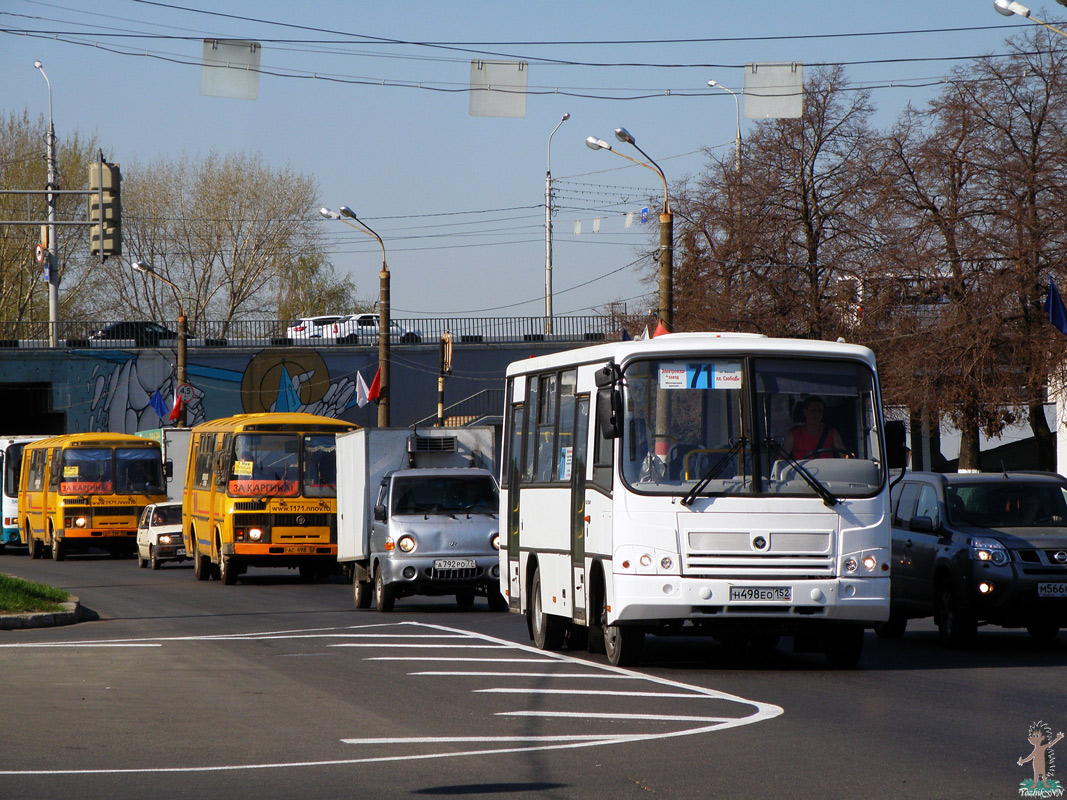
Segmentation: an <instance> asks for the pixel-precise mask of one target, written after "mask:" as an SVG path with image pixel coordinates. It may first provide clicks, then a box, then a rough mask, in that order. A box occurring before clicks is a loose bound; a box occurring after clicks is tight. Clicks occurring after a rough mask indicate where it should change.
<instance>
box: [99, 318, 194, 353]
mask: <svg viewBox="0 0 1067 800" xmlns="http://www.w3.org/2000/svg"><path fill="white" fill-rule="evenodd" d="M89 338H90V339H132V340H133V343H134V344H135V345H136V346H137V347H158V346H159V343H160V342H161V341H163V340H164V339H177V338H178V334H176V333H175V332H174V331H172V330H171V329H170V328H165V327H164V326H162V325H160V324H159V323H157V322H146V321H128V322H112V323H111V324H110V325H106V326H104V327H103V328H101V329H100V330H98V331H97V332H96V333H94V334H92V335H91V336H90V337H89Z"/></svg>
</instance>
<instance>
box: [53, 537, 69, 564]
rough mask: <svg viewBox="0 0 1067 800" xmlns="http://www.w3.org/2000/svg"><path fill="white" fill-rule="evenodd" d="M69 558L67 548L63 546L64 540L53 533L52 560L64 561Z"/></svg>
mask: <svg viewBox="0 0 1067 800" xmlns="http://www.w3.org/2000/svg"><path fill="white" fill-rule="evenodd" d="M66 557H67V548H66V547H64V546H63V540H62V539H60V538H59V537H58V536H56V534H55V532H54V531H53V532H52V560H53V561H62V560H63V559H65V558H66Z"/></svg>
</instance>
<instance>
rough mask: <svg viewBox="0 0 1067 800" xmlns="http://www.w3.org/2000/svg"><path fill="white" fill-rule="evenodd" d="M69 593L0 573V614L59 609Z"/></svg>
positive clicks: (68, 597) (67, 598)
mask: <svg viewBox="0 0 1067 800" xmlns="http://www.w3.org/2000/svg"><path fill="white" fill-rule="evenodd" d="M69 599H70V595H69V594H68V593H67V592H64V591H63V590H62V589H57V588H55V587H54V586H46V585H45V584H43V583H34V582H33V581H24V580H22V579H21V578H14V577H11V576H10V575H0V614H23V613H27V612H35V611H60V610H62V607H61V606H60V605H59V604H60V603H63V602H66V601H67V600H69Z"/></svg>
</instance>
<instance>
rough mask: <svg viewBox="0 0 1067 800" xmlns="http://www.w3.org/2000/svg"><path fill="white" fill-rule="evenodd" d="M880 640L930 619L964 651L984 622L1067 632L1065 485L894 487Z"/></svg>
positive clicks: (909, 482)
mask: <svg viewBox="0 0 1067 800" xmlns="http://www.w3.org/2000/svg"><path fill="white" fill-rule="evenodd" d="M891 504H892V509H893V551H892V569H891V572H890V577H891V584H890V585H891V592H890V595H891V599H890V603H891V611H890V617H889V621H888V622H884V623H882V624H881V625H880V626H878V628H877V631H878V634H879V635H880V636H882V637H884V638H897V637H900V636H902V635H903V634H904V629H905V628H906V627H907V623H908V620H909V619H912V618H917V617H930V616H932V617H934V619H935V621H936V622H937V627H938V630H939V632H940V634H941V638H942V639H943V640H945V641H947V642H949V643H952V644H964V643H966V642H968V641H970V640H971V639H973V638H974V635H975V633H976V631H977V629H978V625H979V624H980V623H988V624H992V625H1001V626H1003V627H1006V628H1019V627H1025V628H1026V630H1027V631H1028V632H1029V633H1030V635H1031V636H1033V637H1034V638H1035V639H1038V640H1041V641H1047V640H1051V639H1053V638H1054V637H1055V636H1056V635H1057V634H1058V633H1059V630H1060V627H1062V626H1063V625H1064V624H1065V623H1067V480H1065V479H1064V478H1063V477H1061V476H1059V475H1057V474H1055V473H1023V472H1004V473H997V474H992V473H986V474H977V473H974V474H940V473H932V472H911V473H907V474H905V476H904V478H903V479H902V480H901V481H900V482H899V483H897V484H896V485H895V486H894V487H893V491H892V499H891Z"/></svg>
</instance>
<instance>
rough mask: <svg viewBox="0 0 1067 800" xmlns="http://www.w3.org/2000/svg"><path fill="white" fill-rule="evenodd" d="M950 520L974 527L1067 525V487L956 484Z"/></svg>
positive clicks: (950, 491) (949, 493)
mask: <svg viewBox="0 0 1067 800" xmlns="http://www.w3.org/2000/svg"><path fill="white" fill-rule="evenodd" d="M945 502H946V504H947V505H948V520H949V522H950V523H952V524H954V525H961V526H967V527H973V528H1055V527H1062V526H1064V525H1067V484H1057V483H1037V482H1033V483H1025V482H1022V481H1014V480H1013V481H1011V482H1007V483H974V484H952V485H950V486H948V488H947V490H946V492H945Z"/></svg>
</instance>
